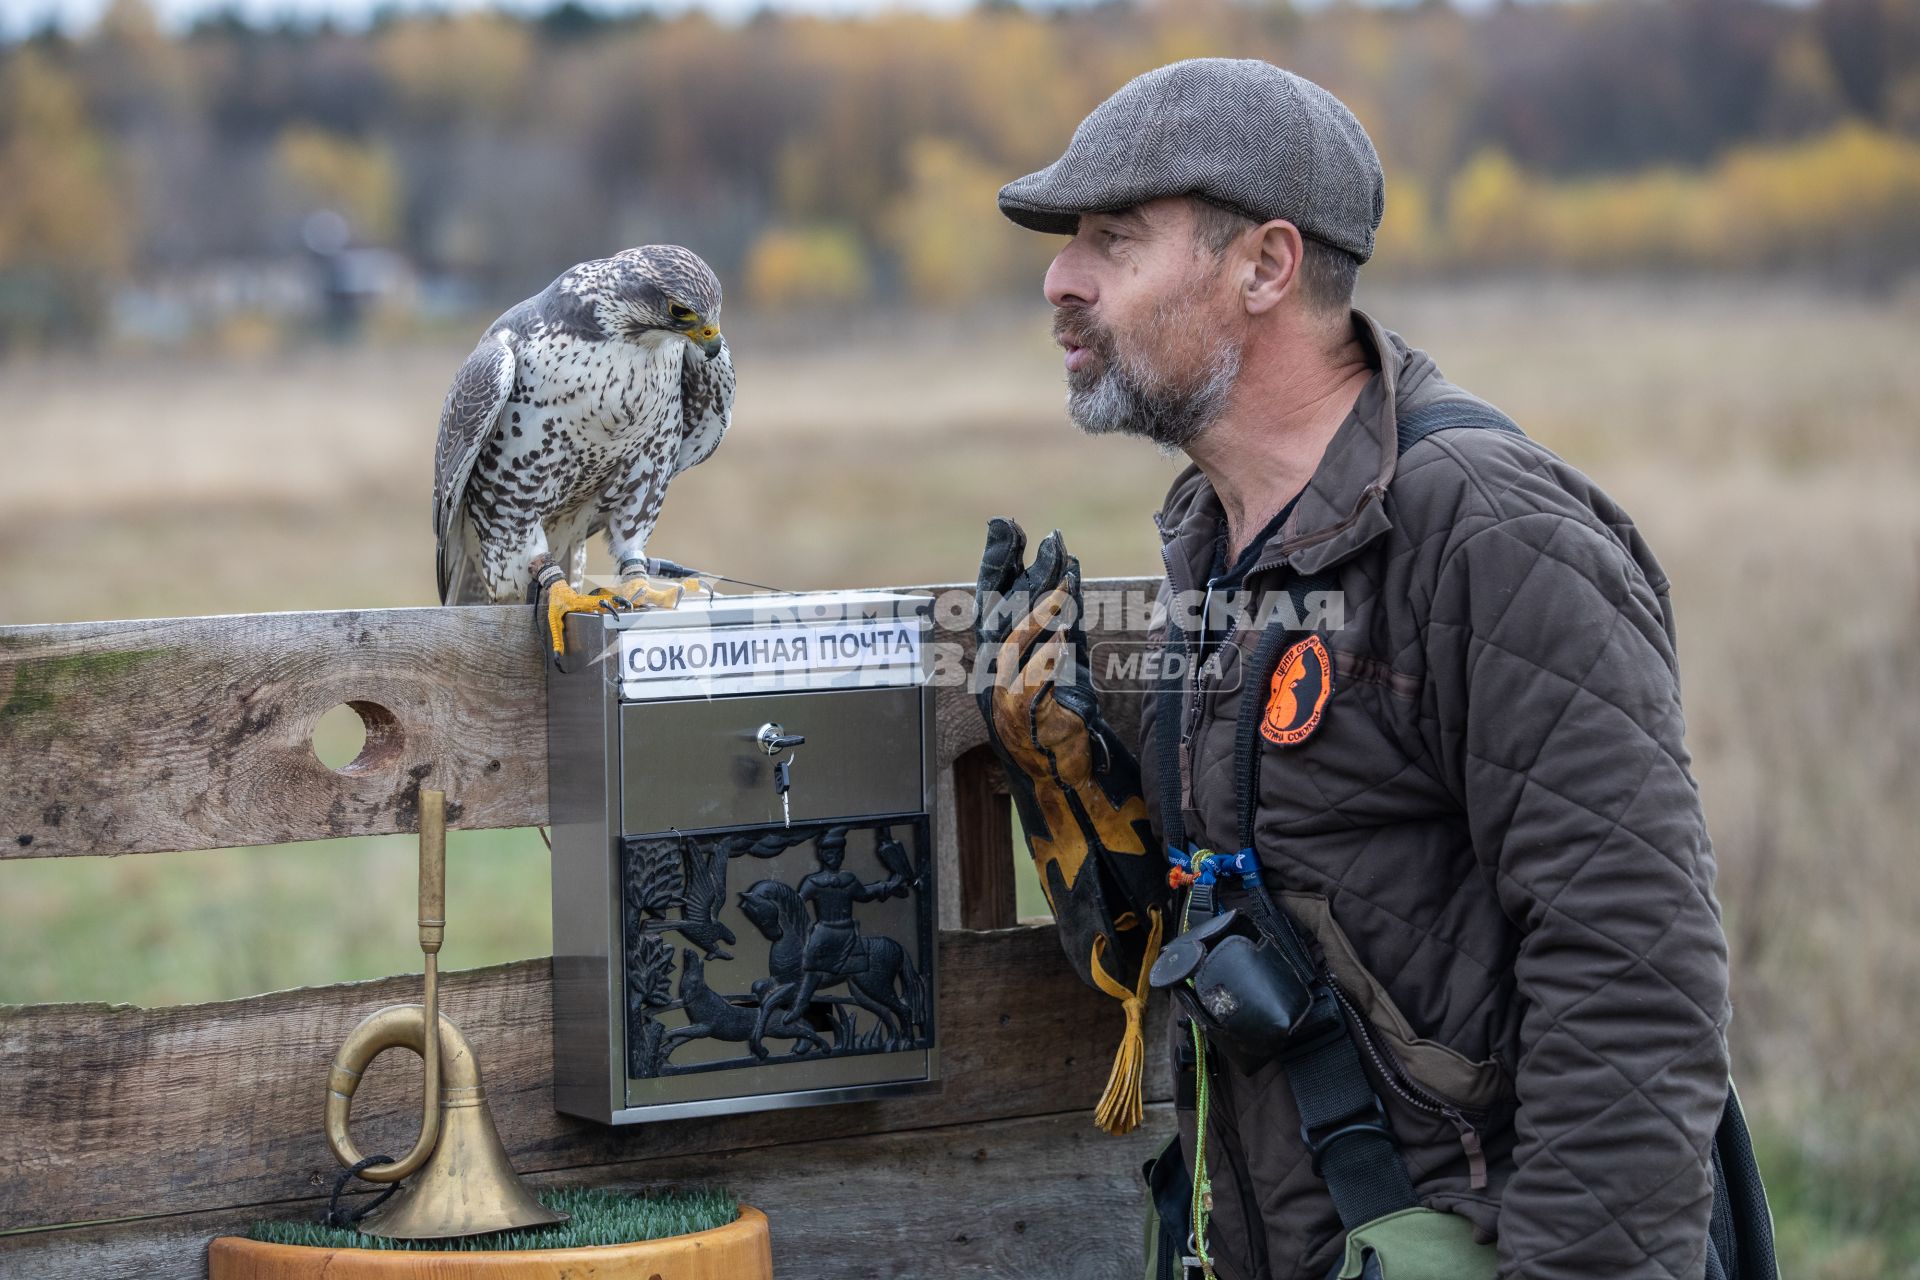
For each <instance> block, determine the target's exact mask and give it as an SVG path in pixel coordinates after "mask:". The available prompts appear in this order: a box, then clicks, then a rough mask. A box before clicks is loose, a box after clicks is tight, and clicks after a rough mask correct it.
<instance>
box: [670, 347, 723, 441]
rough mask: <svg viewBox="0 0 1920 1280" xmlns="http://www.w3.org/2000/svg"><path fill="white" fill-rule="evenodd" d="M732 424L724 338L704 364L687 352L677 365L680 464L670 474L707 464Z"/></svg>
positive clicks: (703, 361)
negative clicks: (678, 368)
mask: <svg viewBox="0 0 1920 1280" xmlns="http://www.w3.org/2000/svg"><path fill="white" fill-rule="evenodd" d="M732 421H733V352H732V350H731V349H730V348H729V347H728V346H727V340H726V339H725V338H722V339H720V349H719V350H718V351H716V352H714V353H713V355H712V356H711V357H710V358H708V359H705V360H700V359H696V358H695V357H694V356H693V354H692V353H691V352H689V353H688V355H687V357H686V359H685V360H683V361H682V362H681V365H680V422H681V428H680V460H679V462H678V464H677V465H676V466H675V467H674V469H673V473H674V474H675V475H679V474H680V473H681V472H682V471H685V470H686V469H687V468H688V467H697V466H699V465H700V464H701V463H703V462H705V461H706V460H707V455H708V454H710V453H712V452H713V451H714V449H715V448H717V447H718V446H719V444H720V437H721V436H723V435H725V434H726V433H727V426H728V424H729V423H731V422H732Z"/></svg>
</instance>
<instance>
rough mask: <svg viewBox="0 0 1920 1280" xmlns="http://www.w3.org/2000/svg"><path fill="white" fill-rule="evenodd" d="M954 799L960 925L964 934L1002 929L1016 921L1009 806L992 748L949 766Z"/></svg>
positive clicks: (974, 751) (1003, 776)
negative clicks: (958, 869) (970, 931)
mask: <svg viewBox="0 0 1920 1280" xmlns="http://www.w3.org/2000/svg"><path fill="white" fill-rule="evenodd" d="M953 797H954V798H953V820H954V827H955V830H956V834H957V837H958V840H959V852H960V908H961V911H960V924H961V926H962V927H963V928H967V929H1004V928H1006V927H1008V926H1009V925H1011V924H1013V923H1014V917H1015V902H1014V889H1013V803H1012V800H1011V798H1010V797H1009V796H1008V795H1007V788H1006V778H1005V775H1004V774H1003V773H1002V772H1001V769H1000V763H999V761H997V760H996V759H994V756H993V752H992V750H991V749H990V748H987V747H975V748H974V749H973V750H971V751H969V752H967V753H966V754H965V755H963V756H961V757H960V758H959V759H958V760H955V761H954V762H953ZM1022 856H1025V854H1024V851H1023V853H1022Z"/></svg>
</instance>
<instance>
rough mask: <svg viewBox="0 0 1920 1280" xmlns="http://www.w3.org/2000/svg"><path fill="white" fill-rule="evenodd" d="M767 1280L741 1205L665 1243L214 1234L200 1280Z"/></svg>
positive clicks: (764, 1258) (760, 1233) (764, 1254)
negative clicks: (307, 1239) (448, 1246)
mask: <svg viewBox="0 0 1920 1280" xmlns="http://www.w3.org/2000/svg"><path fill="white" fill-rule="evenodd" d="M421 1275H431V1276H432V1277H433V1278H434V1280H579V1278H580V1277H582V1276H592V1277H594V1280H651V1277H654V1276H665V1275H672V1276H673V1277H674V1280H772V1277H773V1249H772V1246H771V1244H770V1243H769V1242H768V1237H767V1215H766V1214H764V1213H761V1212H760V1211H759V1210H758V1209H755V1208H752V1207H750V1206H745V1205H743V1206H741V1209H740V1217H739V1218H738V1219H736V1220H735V1221H733V1222H730V1223H728V1224H727V1225H726V1226H724V1227H715V1228H714V1229H713V1230H711V1231H696V1232H694V1233H693V1234H692V1235H685V1236H673V1237H670V1238H668V1239H665V1240H640V1241H636V1242H634V1243H632V1244H610V1245H601V1246H599V1247H596V1248H588V1249H546V1250H541V1251H537V1252H535V1251H503V1252H499V1253H461V1252H453V1251H446V1250H441V1251H429V1250H416V1249H408V1250H400V1249H316V1248H310V1247H305V1246H301V1245H289V1244H268V1243H266V1242H264V1241H261V1240H248V1239H245V1238H243V1237H240V1236H222V1237H220V1238H219V1239H217V1240H215V1241H214V1242H213V1243H212V1244H211V1245H209V1246H208V1247H207V1276H208V1280H410V1278H411V1277H418V1276H421Z"/></svg>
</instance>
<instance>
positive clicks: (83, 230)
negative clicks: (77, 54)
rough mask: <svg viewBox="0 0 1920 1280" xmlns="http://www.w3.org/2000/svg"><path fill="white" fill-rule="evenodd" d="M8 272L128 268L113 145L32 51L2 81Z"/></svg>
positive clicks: (2, 225)
mask: <svg viewBox="0 0 1920 1280" xmlns="http://www.w3.org/2000/svg"><path fill="white" fill-rule="evenodd" d="M0 122H4V123H0V270H4V269H5V268H7V267H22V266H24V267H35V268H42V269H50V270H53V271H56V272H61V273H75V274H81V275H90V274H94V273H106V272H111V271H116V270H119V269H121V268H123V267H124V266H125V265H126V262H127V251H128V230H127V219H126V214H125V212H124V209H123V206H122V202H121V198H120V194H119V192H118V191H117V190H116V189H115V183H114V174H113V169H112V165H111V162H110V158H109V155H108V152H107V148H106V144H105V143H104V142H103V141H102V140H101V138H100V135H99V134H98V133H97V132H96V131H95V130H94V128H93V126H92V124H91V123H90V122H89V121H88V119H87V115H86V109H85V106H84V104H83V103H82V101H81V98H80V91H79V89H78V87H76V86H75V84H74V83H73V81H72V79H71V78H70V77H68V76H67V75H66V74H65V73H64V72H62V71H61V70H60V69H59V68H58V67H56V66H54V65H53V64H51V63H49V62H47V61H46V60H45V59H43V58H41V57H40V56H39V55H38V54H36V53H34V52H33V51H32V50H31V49H18V50H16V51H15V52H14V54H13V56H12V57H11V58H10V59H9V60H8V62H7V65H6V74H5V75H4V76H0Z"/></svg>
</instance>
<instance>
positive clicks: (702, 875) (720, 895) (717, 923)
mask: <svg viewBox="0 0 1920 1280" xmlns="http://www.w3.org/2000/svg"><path fill="white" fill-rule="evenodd" d="M681 840H682V842H683V843H684V844H685V846H686V852H687V878H686V888H685V890H684V891H682V893H681V895H680V908H681V909H680V918H679V919H678V920H648V921H646V922H645V923H643V924H642V925H641V926H640V927H641V929H642V930H643V931H645V932H647V933H678V934H679V935H680V936H681V937H683V938H685V939H686V940H687V941H688V942H691V943H693V944H694V945H695V946H697V947H699V948H700V950H701V951H702V952H704V953H705V954H706V957H707V959H709V960H731V959H733V954H732V953H731V952H728V951H724V950H722V949H721V944H722V943H727V944H733V943H737V942H739V941H740V939H738V938H736V937H735V936H734V933H733V930H731V929H729V928H727V926H726V922H725V921H723V920H721V919H720V911H721V909H722V908H723V907H725V906H726V904H727V859H728V857H729V855H730V854H731V852H732V850H731V847H730V846H729V843H728V842H727V841H726V840H720V841H716V842H715V843H714V846H713V852H712V853H710V854H708V855H707V856H706V857H704V858H703V857H701V856H700V846H699V845H697V844H695V843H694V842H693V841H691V840H688V839H686V837H684V836H683V837H681Z"/></svg>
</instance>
